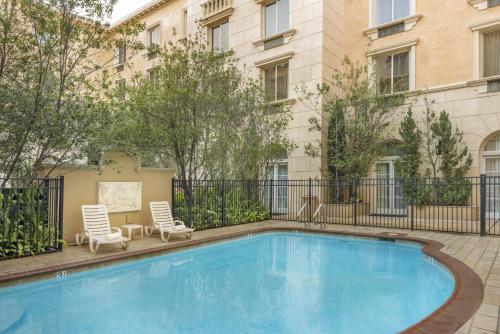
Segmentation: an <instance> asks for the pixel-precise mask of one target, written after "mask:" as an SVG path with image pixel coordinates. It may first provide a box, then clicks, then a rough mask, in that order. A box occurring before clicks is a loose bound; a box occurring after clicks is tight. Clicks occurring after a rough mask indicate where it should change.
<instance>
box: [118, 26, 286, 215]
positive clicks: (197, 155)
mask: <svg viewBox="0 0 500 334" xmlns="http://www.w3.org/2000/svg"><path fill="white" fill-rule="evenodd" d="M158 54H159V60H160V66H159V67H158V69H157V72H156V74H157V75H156V76H155V80H154V81H153V80H149V79H148V78H145V77H143V76H142V75H137V76H136V78H135V80H134V82H133V84H132V85H130V86H129V87H127V95H128V98H127V100H126V101H124V102H121V103H118V104H117V109H119V112H118V111H117V112H116V122H115V126H114V127H113V131H112V133H111V139H112V141H113V142H114V143H115V144H117V145H119V147H120V148H121V149H122V150H124V151H125V152H128V153H129V154H130V155H133V156H135V157H137V158H140V159H143V158H144V157H145V156H148V157H150V158H151V157H155V158H154V159H153V160H156V161H157V162H160V163H163V164H165V163H167V161H165V160H167V159H168V160H171V161H173V162H174V163H175V166H176V168H177V175H178V177H179V178H180V180H181V181H182V182H181V184H182V187H183V191H184V194H185V196H186V201H187V204H188V210H190V205H191V204H192V194H191V184H190V182H191V181H192V180H206V179H216V178H227V177H231V178H253V179H256V178H258V176H259V175H260V174H261V173H262V172H263V170H264V166H265V165H267V164H269V163H270V162H272V161H273V159H276V157H277V155H278V153H279V152H282V151H283V150H285V151H287V152H289V151H290V150H291V148H292V146H293V145H292V143H291V142H290V141H289V140H288V139H287V137H286V134H285V130H286V128H287V124H288V120H289V118H290V113H289V111H288V110H286V109H285V110H281V111H280V112H276V108H275V107H273V106H272V105H270V104H269V103H267V102H266V100H265V92H264V90H263V87H262V85H261V83H260V82H259V81H257V80H253V79H251V78H249V77H248V76H246V75H245V73H244V72H243V71H241V70H240V69H239V68H238V66H237V60H236V59H233V58H232V57H231V56H230V55H228V54H226V53H219V52H214V51H212V50H210V49H208V48H207V47H206V43H205V41H204V40H203V39H201V38H200V37H199V35H196V36H195V37H194V38H191V39H188V40H187V41H185V42H177V43H170V44H169V45H168V46H166V47H164V48H162V49H160V50H158ZM189 217H191V216H190V215H189Z"/></svg>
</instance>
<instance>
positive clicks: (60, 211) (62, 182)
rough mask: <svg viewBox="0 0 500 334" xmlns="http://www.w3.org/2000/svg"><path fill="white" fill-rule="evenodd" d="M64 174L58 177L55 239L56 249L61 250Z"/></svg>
mask: <svg viewBox="0 0 500 334" xmlns="http://www.w3.org/2000/svg"><path fill="white" fill-rule="evenodd" d="M63 211H64V176H61V177H60V178H59V231H58V236H57V237H58V238H59V240H58V241H57V249H58V250H59V251H62V248H63V244H62V242H61V240H62V239H63V228H64V212H63Z"/></svg>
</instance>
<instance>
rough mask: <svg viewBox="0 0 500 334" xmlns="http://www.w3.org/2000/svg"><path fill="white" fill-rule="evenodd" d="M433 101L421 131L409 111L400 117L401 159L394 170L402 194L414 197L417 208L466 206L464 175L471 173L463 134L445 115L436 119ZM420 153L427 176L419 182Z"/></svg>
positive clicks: (467, 193) (467, 191) (468, 186)
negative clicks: (396, 170) (399, 179)
mask: <svg viewBox="0 0 500 334" xmlns="http://www.w3.org/2000/svg"><path fill="white" fill-rule="evenodd" d="M432 104H433V102H429V101H428V100H426V114H425V119H424V123H423V130H421V129H420V128H419V127H418V125H417V122H416V121H415V120H414V119H413V115H412V112H411V110H408V112H407V114H406V116H405V117H404V118H403V120H402V122H401V125H400V128H399V134H400V136H401V141H402V142H401V144H400V147H401V149H402V151H403V152H404V155H403V157H402V158H401V159H400V160H399V161H397V163H396V168H397V169H398V171H399V174H400V176H401V182H402V187H403V195H404V197H405V199H406V200H407V201H409V199H411V198H413V200H414V203H415V204H416V205H419V206H422V205H451V206H455V205H467V204H468V202H469V198H470V196H471V189H472V187H471V182H470V180H468V179H467V178H466V177H465V176H466V174H467V173H468V171H469V170H470V166H471V164H472V156H471V154H470V153H469V152H468V149H467V146H466V145H465V144H464V143H463V133H462V132H461V131H460V130H459V129H458V128H455V130H453V126H452V124H451V121H450V118H449V115H448V113H446V112H445V111H442V112H441V113H440V114H439V117H437V115H436V113H435V112H434V111H433V109H432ZM422 150H423V151H424V156H425V158H426V161H425V163H426V164H427V166H426V167H427V168H426V170H427V171H426V176H432V177H433V178H425V179H419V177H420V170H421V169H422V166H421V165H422V162H423V161H422V160H423V159H422Z"/></svg>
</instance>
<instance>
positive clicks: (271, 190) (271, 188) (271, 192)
mask: <svg viewBox="0 0 500 334" xmlns="http://www.w3.org/2000/svg"><path fill="white" fill-rule="evenodd" d="M273 183H274V180H273V179H272V178H271V182H269V219H273Z"/></svg>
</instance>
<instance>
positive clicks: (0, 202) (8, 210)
mask: <svg viewBox="0 0 500 334" xmlns="http://www.w3.org/2000/svg"><path fill="white" fill-rule="evenodd" d="M46 191H47V190H46V189H43V188H22V189H13V188H12V189H11V188H4V189H1V193H0V257H1V256H2V254H4V255H3V256H5V257H10V256H25V255H30V254H31V255H34V254H35V253H43V252H45V251H46V250H48V249H54V248H57V247H58V245H59V243H60V242H63V241H61V240H59V239H58V235H59V231H58V227H57V226H53V225H49V222H48V215H49V212H48V207H47V206H46V203H47V202H46V196H47V194H46Z"/></svg>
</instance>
